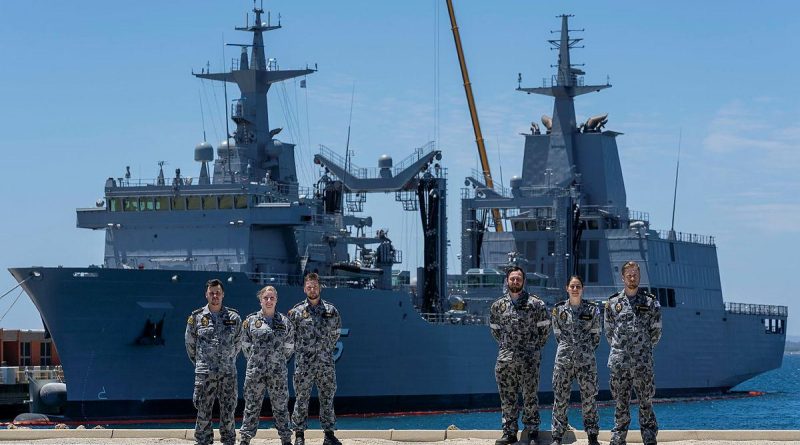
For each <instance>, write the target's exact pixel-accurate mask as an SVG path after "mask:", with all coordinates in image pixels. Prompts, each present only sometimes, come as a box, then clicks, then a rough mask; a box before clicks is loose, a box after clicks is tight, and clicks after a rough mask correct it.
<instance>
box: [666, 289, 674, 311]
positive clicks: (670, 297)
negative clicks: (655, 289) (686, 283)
mask: <svg viewBox="0 0 800 445" xmlns="http://www.w3.org/2000/svg"><path fill="white" fill-rule="evenodd" d="M667 306H669V307H675V289H672V288H669V289H667Z"/></svg>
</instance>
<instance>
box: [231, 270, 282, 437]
mask: <svg viewBox="0 0 800 445" xmlns="http://www.w3.org/2000/svg"><path fill="white" fill-rule="evenodd" d="M258 301H259V302H260V304H261V310H260V311H258V312H253V313H252V314H250V315H248V316H247V318H245V320H244V323H243V324H242V327H243V329H244V334H243V338H242V352H243V353H244V356H245V358H247V371H246V372H245V378H244V404H245V405H244V416H243V418H242V428H241V429H240V430H239V437H240V439H241V444H242V445H247V444H249V443H250V440H251V439H252V438H253V437H255V436H256V432H257V431H258V417H259V414H260V413H261V405H262V403H263V402H264V392H265V391H268V393H269V402H270V405H272V417H273V418H274V419H275V428H277V430H278V435H279V436H280V438H281V443H282V444H283V445H291V443H292V441H291V437H292V431H291V429H290V427H289V383H288V376H289V374H288V372H287V371H286V362H287V361H288V360H289V358H290V357H291V356H292V353H293V352H294V327H293V326H292V323H291V322H290V321H289V318H288V317H287V316H285V315H283V314H281V313H280V312H277V311H276V310H275V307H276V306H277V304H278V291H277V290H276V289H275V288H274V287H272V286H267V287H265V288H263V289H261V290H260V291H259V292H258Z"/></svg>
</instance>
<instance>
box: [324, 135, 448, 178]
mask: <svg viewBox="0 0 800 445" xmlns="http://www.w3.org/2000/svg"><path fill="white" fill-rule="evenodd" d="M435 149H436V144H435V142H433V141H431V142H428V143H427V144H425V145H423V146H422V147H417V148H415V149H414V152H413V153H412V154H410V155H409V156H407V157H406V158H405V159H403V160H402V161H400V162H399V163H397V164H396V165H393V166H392V168H391V169H390V170H391V172H392V175H397V174H399V173H401V172H402V171H403V170H405V169H406V168H408V167H409V166H410V165H411V164H413V163H414V162H417V161H418V160H420V159H421V158H422V157H423V156H425V155H426V154H428V153H430V152H432V151H433V150H435ZM319 154H320V155H322V156H324V157H325V158H328V159H329V160H331V161H332V162H333V163H334V164H336V165H338V166H339V167H341V168H343V169H345V170H346V171H347V172H348V173H350V174H351V175H353V176H355V177H356V178H358V179H370V178H381V177H382V175H381V170H382V169H381V168H379V167H359V166H357V165H355V164H353V162H352V161H347V160H346V159H345V158H343V157H342V155H340V154H338V153H336V152H335V151H333V150H331V149H330V148H328V147H326V146H324V145H320V146H319ZM432 173H433V174H434V176H436V177H439V178H446V177H447V169H446V168H438V169H432ZM340 179H341V178H340Z"/></svg>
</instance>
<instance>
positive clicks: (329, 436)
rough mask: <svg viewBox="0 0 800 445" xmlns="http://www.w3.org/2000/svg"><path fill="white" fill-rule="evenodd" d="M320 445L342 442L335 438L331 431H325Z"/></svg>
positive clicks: (340, 443)
mask: <svg viewBox="0 0 800 445" xmlns="http://www.w3.org/2000/svg"><path fill="white" fill-rule="evenodd" d="M322 445H342V442H340V441H339V439H337V438H336V436H335V435H334V434H333V431H325V440H323V441H322Z"/></svg>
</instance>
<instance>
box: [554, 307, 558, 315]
mask: <svg viewBox="0 0 800 445" xmlns="http://www.w3.org/2000/svg"><path fill="white" fill-rule="evenodd" d="M556 315H558V308H553V317H555V316H556Z"/></svg>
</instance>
